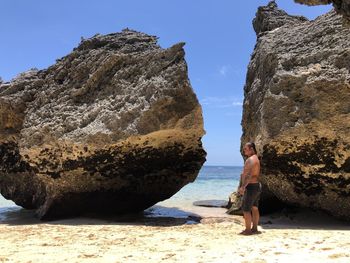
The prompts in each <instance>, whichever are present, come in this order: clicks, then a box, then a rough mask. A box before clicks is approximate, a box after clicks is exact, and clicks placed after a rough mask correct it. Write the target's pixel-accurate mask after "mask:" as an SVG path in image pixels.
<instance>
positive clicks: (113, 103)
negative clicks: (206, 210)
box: [0, 30, 206, 219]
mask: <svg viewBox="0 0 350 263" xmlns="http://www.w3.org/2000/svg"><path fill="white" fill-rule="evenodd" d="M183 45H184V44H183V43H179V44H176V45H174V46H172V47H170V48H168V49H162V48H161V47H160V46H159V45H158V44H157V38H156V37H154V36H149V35H146V34H143V33H139V32H135V31H132V30H124V31H123V32H121V33H116V34H109V35H95V36H94V37H92V38H90V39H86V40H82V42H81V43H80V45H79V46H78V47H77V48H75V49H74V50H73V52H72V53H70V54H69V55H67V56H65V57H63V58H61V59H59V60H57V63H56V64H54V65H53V66H51V67H49V68H48V69H45V70H35V69H33V70H30V71H28V72H25V73H22V74H21V75H19V76H18V77H17V78H15V79H14V80H12V81H11V82H10V83H0V157H1V158H0V190H1V194H2V195H3V196H4V197H5V198H7V199H11V200H13V201H14V202H15V203H16V204H17V205H20V206H23V207H24V208H28V209H36V211H37V214H38V216H39V217H40V218H41V219H52V218H57V217H65V216H74V215H79V214H81V213H84V212H97V213H114V214H118V213H127V212H138V211H142V210H143V209H145V208H147V207H150V206H152V205H153V204H155V203H157V202H158V201H161V200H164V199H167V198H169V197H171V196H172V195H173V194H175V193H176V192H177V191H178V190H179V189H181V188H182V187H183V186H184V185H186V184H187V183H189V182H192V181H194V180H195V178H196V176H197V174H198V172H199V170H200V168H201V166H202V164H203V163H204V161H205V156H206V152H205V151H204V149H203V148H202V143H201V137H202V136H203V135H204V134H205V131H204V129H203V118H202V110H201V106H200V104H199V103H198V100H197V98H196V95H195V94H194V92H193V90H192V88H191V85H190V83H189V80H188V76H187V65H186V62H185V60H184V55H185V53H184V49H183Z"/></svg>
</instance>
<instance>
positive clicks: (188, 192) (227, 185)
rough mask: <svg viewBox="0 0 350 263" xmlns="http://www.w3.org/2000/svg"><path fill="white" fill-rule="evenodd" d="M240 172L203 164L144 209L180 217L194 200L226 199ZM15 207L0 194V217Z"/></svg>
mask: <svg viewBox="0 0 350 263" xmlns="http://www.w3.org/2000/svg"><path fill="white" fill-rule="evenodd" d="M241 172H242V167H240V166H203V167H202V168H201V170H200V172H199V174H198V176H197V178H196V180H195V181H194V182H192V183H189V184H187V185H186V186H184V187H183V188H182V189H181V190H180V191H178V192H177V193H176V194H175V195H173V196H172V197H171V198H169V199H167V200H164V201H162V202H159V203H157V204H156V205H155V206H153V207H151V208H150V209H148V210H146V211H148V212H149V213H150V214H152V215H156V216H174V217H182V216H187V213H183V211H192V210H193V208H194V206H193V202H195V201H203V200H226V201H227V200H228V197H229V195H230V194H231V193H232V192H234V191H236V190H237V186H238V184H239V177H240V173H241ZM170 208H171V209H170ZM16 209H18V210H20V209H21V208H20V207H18V206H16V204H15V203H14V202H12V201H10V200H6V199H5V198H4V197H3V196H1V195H0V218H1V217H2V215H1V213H6V211H8V210H11V211H13V210H16ZM3 215H4V214H3Z"/></svg>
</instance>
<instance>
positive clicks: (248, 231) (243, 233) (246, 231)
mask: <svg viewBox="0 0 350 263" xmlns="http://www.w3.org/2000/svg"><path fill="white" fill-rule="evenodd" d="M252 234H253V233H252V231H250V230H243V231H242V232H240V233H239V234H238V235H243V236H250V235H252Z"/></svg>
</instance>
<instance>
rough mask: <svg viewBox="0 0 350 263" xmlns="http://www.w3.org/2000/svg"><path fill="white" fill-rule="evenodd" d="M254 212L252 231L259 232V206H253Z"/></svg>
mask: <svg viewBox="0 0 350 263" xmlns="http://www.w3.org/2000/svg"><path fill="white" fill-rule="evenodd" d="M252 214H253V227H252V232H258V224H259V218H260V214H259V208H258V207H256V206H253V207H252Z"/></svg>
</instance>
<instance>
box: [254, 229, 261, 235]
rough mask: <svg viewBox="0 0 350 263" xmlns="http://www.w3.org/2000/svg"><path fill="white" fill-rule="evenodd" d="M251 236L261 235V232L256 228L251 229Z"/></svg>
mask: <svg viewBox="0 0 350 263" xmlns="http://www.w3.org/2000/svg"><path fill="white" fill-rule="evenodd" d="M252 234H261V231H259V230H258V229H257V228H252Z"/></svg>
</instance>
